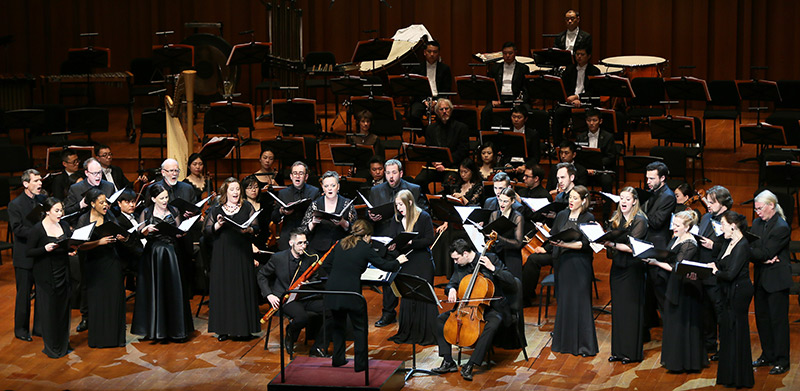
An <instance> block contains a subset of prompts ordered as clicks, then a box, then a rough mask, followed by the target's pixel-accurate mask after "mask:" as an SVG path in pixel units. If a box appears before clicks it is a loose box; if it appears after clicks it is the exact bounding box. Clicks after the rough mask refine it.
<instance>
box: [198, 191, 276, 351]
mask: <svg viewBox="0 0 800 391" xmlns="http://www.w3.org/2000/svg"><path fill="white" fill-rule="evenodd" d="M221 213H225V212H224V211H223V208H222V206H215V207H213V208H211V209H209V213H208V214H206V228H205V234H206V237H212V238H213V240H214V244H213V250H212V251H211V276H210V283H211V284H210V286H209V288H210V290H209V295H208V298H209V303H208V309H209V314H208V332H210V333H217V334H218V335H231V336H236V337H248V336H250V335H251V334H253V333H257V332H259V331H261V327H260V324H259V323H258V321H259V316H258V315H259V313H258V295H259V290H258V283H257V282H256V268H255V265H254V264H253V251H252V247H251V238H250V236H249V235H247V234H244V233H242V231H241V229H240V228H239V227H236V226H235V225H232V224H230V223H225V224H223V225H222V228H220V229H219V230H218V231H214V223H215V222H216V221H217V216H219V215H220V214H221ZM253 213H255V211H254V209H253V206H252V205H250V203H249V202H243V203H242V206H241V208H239V210H238V211H237V212H236V213H234V214H233V215H228V218H230V219H231V220H233V221H235V222H237V223H239V224H242V223H244V222H245V221H247V219H249V218H250V216H252V215H253ZM262 213H263V212H262ZM253 230H254V231H257V230H258V227H257V226H255V224H253Z"/></svg>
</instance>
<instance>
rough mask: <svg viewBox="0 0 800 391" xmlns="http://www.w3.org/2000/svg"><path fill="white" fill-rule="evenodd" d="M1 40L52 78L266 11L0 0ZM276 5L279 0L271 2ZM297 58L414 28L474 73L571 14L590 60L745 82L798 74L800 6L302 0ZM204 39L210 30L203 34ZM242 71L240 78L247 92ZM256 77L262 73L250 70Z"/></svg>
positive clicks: (12, 69) (203, 2) (233, 39)
mask: <svg viewBox="0 0 800 391" xmlns="http://www.w3.org/2000/svg"><path fill="white" fill-rule="evenodd" d="M0 3H1V4H2V7H1V8H2V12H0V36H4V35H9V34H11V35H13V39H14V42H13V43H12V44H11V45H10V46H7V47H5V48H3V49H1V50H0V57H1V58H2V59H1V60H0V73H22V72H29V73H31V74H33V75H46V74H57V73H58V71H59V65H60V63H61V62H62V61H63V60H64V59H65V58H66V52H67V49H68V48H71V47H80V46H83V44H84V43H83V42H82V41H81V39H80V38H79V33H81V32H89V31H93V32H98V33H100V36H99V37H98V38H97V39H96V42H95V45H96V46H103V47H109V48H111V50H112V52H111V53H112V56H111V62H112V67H111V70H126V69H128V64H129V63H130V60H131V59H133V58H136V57H146V56H149V55H150V53H151V45H154V44H158V43H159V41H158V39H157V37H156V36H155V35H154V32H156V31H159V30H175V32H176V34H175V35H173V36H172V37H171V42H179V41H180V40H182V39H183V38H185V37H187V36H189V35H191V34H192V30H190V29H186V28H184V27H183V23H185V22H190V21H200V22H222V23H223V24H224V33H223V38H224V39H225V40H227V41H228V42H229V43H231V44H235V43H241V42H244V41H246V40H247V38H246V37H243V36H239V35H238V32H239V31H243V30H249V29H255V31H256V39H258V40H261V41H266V40H267V11H266V7H265V6H264V5H263V4H262V2H261V1H258V0H168V1H165V0H113V1H109V0H2V2H0ZM273 3H275V4H281V3H284V1H278V0H276V1H274V2H273ZM296 3H297V6H298V7H299V8H301V9H302V10H303V30H302V33H303V53H304V54H306V53H308V52H311V51H320V50H328V51H332V52H333V53H334V54H335V55H336V58H337V62H340V63H341V62H345V61H349V59H350V57H351V56H352V53H353V49H354V47H355V44H356V42H357V41H358V40H362V39H368V38H371V35H368V34H364V33H362V31H363V30H366V29H378V30H379V36H380V37H391V36H392V35H393V33H394V31H395V30H397V29H398V28H401V27H405V26H408V25H410V24H414V23H422V24H424V25H425V26H426V27H427V28H428V30H429V31H430V32H431V33H432V35H433V36H434V38H435V39H437V40H439V41H440V42H441V43H442V45H443V47H442V56H443V60H444V61H445V62H446V63H448V64H450V65H451V67H452V68H453V73H454V75H461V74H467V73H469V72H470V69H469V67H468V66H467V63H468V62H471V61H472V60H471V58H470V56H471V54H473V53H476V52H487V51H498V50H500V46H501V44H502V43H503V42H504V41H508V40H513V41H516V42H517V43H518V46H519V48H520V53H521V54H522V55H528V53H529V50H530V49H531V48H541V47H549V46H552V40H551V39H544V38H542V37H541V35H542V34H543V33H545V34H547V33H558V32H560V31H562V30H563V29H564V21H563V16H564V13H565V11H566V10H567V9H569V8H574V9H577V10H579V11H580V12H581V18H582V22H581V28H583V29H585V30H587V31H589V32H590V33H591V34H592V35H593V36H594V56H593V62H598V61H599V60H601V59H603V58H605V57H610V56H617V55H654V56H660V57H664V58H667V59H669V60H670V68H669V69H667V72H666V74H667V75H679V74H681V73H680V72H679V71H678V69H677V66H681V65H694V66H696V67H697V68H696V69H695V70H693V71H691V74H692V75H693V76H696V77H700V78H706V79H731V78H736V79H746V78H750V77H752V76H753V74H752V72H751V70H750V66H752V65H764V66H768V67H769V70H767V71H765V72H764V71H761V72H760V74H757V76H758V77H761V78H767V79H772V80H777V79H800V66H798V63H800V51H798V50H797V48H799V47H800V29H797V28H794V21H796V20H800V2H797V1H795V0H773V1H753V0H731V1H714V0H696V1H690V0H674V1H668V0H653V1H634V0H604V1H589V0H583V1H578V0H573V1H566V0H564V1H553V0H532V1H522V0H502V1H501V0H436V1H432V0H402V1H401V0H388V3H389V4H390V5H391V8H388V7H386V6H385V5H383V4H381V3H380V2H379V1H378V0H351V1H345V0H339V1H336V2H335V3H334V4H333V6H332V7H331V6H330V3H331V2H330V1H328V0H301V1H297V2H296ZM209 32H211V31H209ZM249 76H250V73H249V72H248V71H245V72H242V77H241V80H240V84H239V88H238V89H239V90H240V91H244V92H246V91H247V90H248V88H247V87H246V86H247V85H248V84H243V83H249V80H248V78H249ZM253 76H254V77H255V78H260V72H259V71H258V70H257V68H256V70H255V71H254V72H253Z"/></svg>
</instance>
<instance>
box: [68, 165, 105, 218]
mask: <svg viewBox="0 0 800 391" xmlns="http://www.w3.org/2000/svg"><path fill="white" fill-rule="evenodd" d="M83 174H84V175H86V180H84V181H81V182H78V183H76V184H74V185H72V186H70V187H69V192H68V193H67V199H66V200H65V201H64V214H65V215H70V214H73V213H75V212H78V211H80V210H82V209H84V208H88V207H89V205H88V204H87V203H86V201H84V195H85V194H86V192H87V191H89V189H93V188H98V189H100V191H102V192H103V194H105V195H106V198H108V197H111V195H112V194H114V191H115V190H114V185H113V184H111V183H110V182H108V181H106V180H104V179H103V166H101V165H100V162H99V161H97V159H95V158H93V157H91V158H88V159H86V161H85V162H83Z"/></svg>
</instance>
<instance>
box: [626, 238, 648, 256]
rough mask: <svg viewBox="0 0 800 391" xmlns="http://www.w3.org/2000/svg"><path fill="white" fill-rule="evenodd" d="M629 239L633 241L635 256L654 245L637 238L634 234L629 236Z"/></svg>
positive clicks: (632, 247) (632, 248)
mask: <svg viewBox="0 0 800 391" xmlns="http://www.w3.org/2000/svg"><path fill="white" fill-rule="evenodd" d="M628 239H630V241H631V250H633V256H634V257H638V256H639V254H641V253H643V252H645V251H647V250H649V249H651V248H653V247H654V246H653V245H652V244H650V243H647V242H645V241H643V240H639V239H636V238H634V237H633V236H628Z"/></svg>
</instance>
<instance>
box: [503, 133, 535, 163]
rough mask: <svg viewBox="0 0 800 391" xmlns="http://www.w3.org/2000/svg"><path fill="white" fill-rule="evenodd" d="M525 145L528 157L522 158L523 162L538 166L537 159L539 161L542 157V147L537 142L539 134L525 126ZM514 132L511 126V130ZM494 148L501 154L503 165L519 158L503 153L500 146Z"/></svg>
mask: <svg viewBox="0 0 800 391" xmlns="http://www.w3.org/2000/svg"><path fill="white" fill-rule="evenodd" d="M524 130H525V144H526V147H527V149H528V156H524V158H525V162H533V163H536V164H539V159H541V155H542V146H541V144H540V141H539V132H538V131H537V130H536V129H534V128H533V127H531V126H530V125H525V129H524ZM511 131H512V132H514V129H513V126H512V129H511ZM495 148H498V149H499V150H500V151H501V152H503V162H502V163H503V164H505V163H508V162H510V161H511V158H512V157H520V156H511V155H510V154H509V153H507V152H505V151H503V146H502V145H496V146H495Z"/></svg>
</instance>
